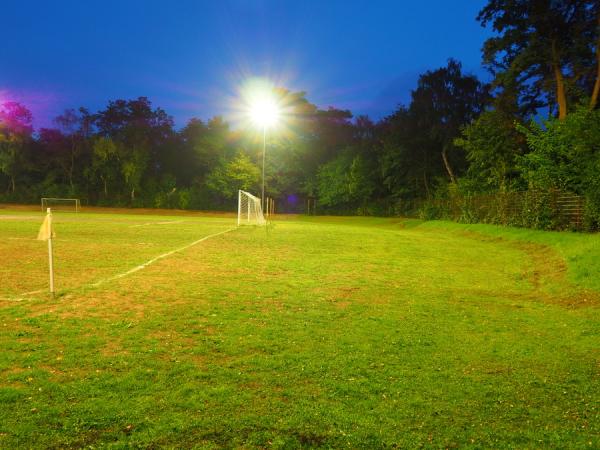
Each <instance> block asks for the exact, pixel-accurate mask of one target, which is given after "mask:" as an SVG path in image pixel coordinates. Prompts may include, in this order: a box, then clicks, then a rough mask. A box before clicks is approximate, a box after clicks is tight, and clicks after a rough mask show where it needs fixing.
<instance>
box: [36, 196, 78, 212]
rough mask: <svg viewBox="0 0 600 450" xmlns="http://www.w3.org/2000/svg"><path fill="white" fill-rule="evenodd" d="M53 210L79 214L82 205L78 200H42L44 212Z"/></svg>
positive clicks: (45, 198)
mask: <svg viewBox="0 0 600 450" xmlns="http://www.w3.org/2000/svg"><path fill="white" fill-rule="evenodd" d="M47 208H52V211H65V212H79V210H80V209H81V203H80V202H79V199H78V198H47V197H44V198H42V211H46V209H47Z"/></svg>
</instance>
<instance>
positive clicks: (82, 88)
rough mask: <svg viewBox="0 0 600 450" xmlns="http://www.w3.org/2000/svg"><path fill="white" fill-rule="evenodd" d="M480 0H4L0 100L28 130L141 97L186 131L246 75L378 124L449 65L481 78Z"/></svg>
mask: <svg viewBox="0 0 600 450" xmlns="http://www.w3.org/2000/svg"><path fill="white" fill-rule="evenodd" d="M485 3H486V2H485V1H484V0H457V1H455V2H448V1H440V0H432V1H429V2H419V1H402V0H397V1H383V0H382V1H378V0H372V1H353V0H347V1H327V0H323V1H312V0H304V1H287V0H279V1H276V0H269V1H267V0H263V1H250V0H235V1H217V0H214V1H186V0H179V1H171V2H166V1H155V0H145V1H142V0H139V1H138V0H121V1H113V0H104V1H95V0H89V1H83V0H79V1H66V0H64V1H61V0H56V1H30V2H8V3H5V4H3V6H2V13H3V20H2V35H3V36H4V42H3V44H2V45H0V101H2V100H7V99H10V100H17V101H21V102H23V103H25V104H26V105H27V106H29V107H30V109H32V111H33V112H34V115H35V118H36V125H37V126H49V125H51V123H52V122H51V118H52V117H54V116H55V115H57V114H59V113H60V112H61V111H62V110H63V109H65V108H69V107H75V108H76V107H79V106H85V107H87V108H89V109H90V110H92V111H96V110H97V109H99V108H102V107H104V106H105V105H106V103H107V102H108V100H113V99H116V98H135V97H138V96H147V97H149V98H150V99H151V100H152V102H153V104H154V105H155V106H161V107H162V108H164V109H165V110H166V111H167V112H168V113H169V114H171V115H173V117H174V118H175V121H176V124H177V126H183V125H184V124H185V122H186V121H187V120H188V119H189V118H191V117H200V118H202V119H207V118H210V117H212V116H214V115H219V114H221V115H225V116H227V114H228V110H229V109H230V108H231V102H232V101H234V99H235V97H236V92H237V89H238V87H239V85H240V84H241V83H242V82H243V80H244V79H246V78H247V77H269V78H271V79H273V80H275V81H276V82H278V83H279V84H282V85H283V86H284V87H287V88H289V89H291V90H303V91H306V92H307V97H308V98H309V100H310V101H312V102H313V103H316V104H317V105H318V106H320V107H323V108H325V107H328V106H335V107H338V108H344V109H350V110H351V111H352V112H353V113H354V114H355V115H357V114H368V115H370V116H371V117H373V118H375V119H378V118H381V117H384V116H386V115H388V114H391V113H392V112H393V111H394V109H395V108H396V106H397V105H398V104H400V103H407V102H408V101H409V99H410V90H411V89H413V88H414V87H415V84H416V80H417V78H418V75H419V74H420V73H422V72H424V71H426V70H429V69H435V68H438V67H441V66H443V65H445V64H446V61H447V59H448V58H450V57H453V58H456V59H458V60H460V61H461V62H462V63H463V67H464V69H465V70H466V71H468V72H471V73H475V74H476V75H478V76H481V77H483V78H486V74H485V71H484V70H483V69H482V68H481V46H482V44H483V41H484V40H485V39H486V38H487V37H489V35H490V32H489V31H488V30H484V29H482V28H481V26H480V25H479V23H477V22H476V21H475V16H476V15H477V12H478V11H479V10H480V9H481V8H482V7H483V5H484V4H485Z"/></svg>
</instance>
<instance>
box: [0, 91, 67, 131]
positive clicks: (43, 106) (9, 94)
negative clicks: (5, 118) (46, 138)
mask: <svg viewBox="0 0 600 450" xmlns="http://www.w3.org/2000/svg"><path fill="white" fill-rule="evenodd" d="M59 100H60V99H59V97H58V96H57V95H56V94H54V93H50V92H41V91H33V90H23V89H18V90H11V89H6V88H2V87H0V105H1V104H3V103H5V102H18V103H21V104H22V105H23V106H25V107H26V108H27V109H29V110H30V111H31V114H32V115H33V125H34V127H35V129H36V130H39V129H40V128H44V127H46V128H48V127H52V126H53V120H54V117H56V116H57V115H59V114H60V113H61V112H62V111H61V110H60V106H59V104H60V102H59Z"/></svg>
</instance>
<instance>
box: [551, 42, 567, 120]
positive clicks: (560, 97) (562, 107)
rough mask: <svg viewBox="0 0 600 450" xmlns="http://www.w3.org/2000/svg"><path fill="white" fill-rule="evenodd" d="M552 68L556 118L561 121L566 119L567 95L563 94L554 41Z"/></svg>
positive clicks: (563, 82) (563, 83) (562, 83)
mask: <svg viewBox="0 0 600 450" xmlns="http://www.w3.org/2000/svg"><path fill="white" fill-rule="evenodd" d="M552 68H553V70H554V81H555V82H556V101H557V103H558V118H559V119H560V120H563V119H564V118H565V117H567V95H566V92H565V80H564V78H563V74H562V69H561V67H560V58H559V57H558V52H557V50H556V42H555V41H552Z"/></svg>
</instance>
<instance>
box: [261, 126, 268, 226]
mask: <svg viewBox="0 0 600 450" xmlns="http://www.w3.org/2000/svg"><path fill="white" fill-rule="evenodd" d="M266 156H267V126H266V125H263V167H262V196H261V202H262V210H263V214H264V213H265V159H266Z"/></svg>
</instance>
